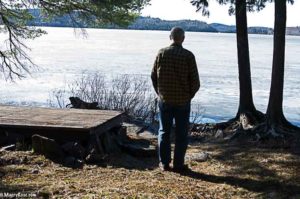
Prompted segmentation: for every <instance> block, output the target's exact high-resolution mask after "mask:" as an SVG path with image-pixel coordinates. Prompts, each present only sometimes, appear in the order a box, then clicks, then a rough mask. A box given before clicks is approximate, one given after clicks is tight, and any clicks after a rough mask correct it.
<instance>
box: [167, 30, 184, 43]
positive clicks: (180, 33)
mask: <svg viewBox="0 0 300 199" xmlns="http://www.w3.org/2000/svg"><path fill="white" fill-rule="evenodd" d="M182 38H184V30H183V29H182V28H180V27H174V28H172V30H171V34H170V39H173V40H174V41H177V40H180V39H182Z"/></svg>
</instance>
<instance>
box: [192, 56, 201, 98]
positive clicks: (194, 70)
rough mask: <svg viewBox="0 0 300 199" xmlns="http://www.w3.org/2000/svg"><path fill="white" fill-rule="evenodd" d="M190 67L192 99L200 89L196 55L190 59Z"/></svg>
mask: <svg viewBox="0 0 300 199" xmlns="http://www.w3.org/2000/svg"><path fill="white" fill-rule="evenodd" d="M189 66H190V71H189V73H190V74H189V76H190V89H191V90H190V91H191V93H190V94H191V99H192V98H193V97H194V96H195V94H196V93H197V91H198V90H199V88H200V79H199V74H198V68H197V63H196V59H195V56H194V55H192V56H191V57H190V59H189Z"/></svg>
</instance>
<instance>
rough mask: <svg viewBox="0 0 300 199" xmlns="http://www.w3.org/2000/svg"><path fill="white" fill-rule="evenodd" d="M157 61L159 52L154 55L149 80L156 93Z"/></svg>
mask: <svg viewBox="0 0 300 199" xmlns="http://www.w3.org/2000/svg"><path fill="white" fill-rule="evenodd" d="M158 61H159V54H158V55H157V56H156V59H155V62H154V64H153V68H152V72H151V80H152V85H153V88H154V90H155V92H156V93H157V94H158V88H157V67H158Z"/></svg>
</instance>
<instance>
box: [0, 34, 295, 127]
mask: <svg viewBox="0 0 300 199" xmlns="http://www.w3.org/2000/svg"><path fill="white" fill-rule="evenodd" d="M44 29H45V30H46V31H48V34H47V35H45V36H43V37H41V38H38V39H36V40H34V41H33V42H28V46H29V47H30V48H31V49H32V51H31V52H30V56H31V57H32V59H33V61H34V62H35V63H36V64H37V65H38V66H39V69H38V70H33V71H32V74H31V76H28V77H27V78H26V79H23V80H16V82H14V83H12V82H6V81H5V80H3V79H0V85H1V86H0V87H1V89H0V103H5V104H29V105H30V104H33V105H37V106H47V100H48V99H49V94H50V92H51V90H53V89H58V88H63V87H64V86H65V85H66V84H67V83H70V82H72V81H73V80H75V79H76V78H78V77H80V76H81V74H82V73H83V72H85V73H96V72H101V73H103V74H106V75H112V74H143V75H148V76H150V72H151V69H152V64H153V61H154V58H155V56H156V54H157V52H158V50H159V49H160V48H162V47H165V46H167V45H169V44H170V40H169V39H168V35H169V33H168V32H164V31H135V30H99V29H88V30H87V33H88V35H87V37H82V36H80V35H75V34H74V30H73V29H72V28H44ZM2 37H3V35H2ZM249 37H250V38H249V40H250V54H251V67H252V68H251V69H252V83H253V95H254V103H255V105H256V107H257V109H259V110H261V111H262V112H265V111H266V107H267V103H268V97H269V89H270V78H271V66H272V52H273V37H272V36H270V35H249ZM0 39H1V38H0ZM286 45H287V46H286V70H285V87H284V89H285V90H284V113H285V115H286V117H287V118H288V120H290V121H292V122H294V123H298V124H300V106H299V104H300V95H299V93H300V92H299V91H300V87H299V85H300V80H299V76H300V59H299V57H300V37H293V36H288V37H287V41H286ZM184 47H185V48H187V49H189V50H191V51H192V52H193V53H194V54H195V56H196V59H197V63H198V70H199V75H200V79H201V89H200V91H199V92H198V93H197V95H196V96H195V99H194V102H195V103H200V104H201V106H202V108H203V109H204V110H205V111H204V117H205V118H210V119H214V120H216V121H220V120H225V119H229V118H231V117H233V116H235V114H236V111H237V108H238V99H239V92H238V69H237V55H236V54H237V53H236V39H235V34H217V33H194V32H188V33H186V40H185V43H184Z"/></svg>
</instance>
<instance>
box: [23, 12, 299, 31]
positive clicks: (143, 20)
mask: <svg viewBox="0 0 300 199" xmlns="http://www.w3.org/2000/svg"><path fill="white" fill-rule="evenodd" d="M29 12H30V13H31V15H32V16H33V17H34V19H33V20H31V21H30V22H28V23H27V25H29V26H41V27H73V28H74V26H73V25H74V24H73V23H72V19H71V18H70V16H69V15H64V16H61V17H54V18H53V19H51V20H50V21H46V20H45V19H44V18H43V17H42V14H41V12H40V10H39V9H31V10H29ZM75 20H76V19H75ZM76 24H77V26H76V27H75V28H96V29H122V30H159V31H169V30H170V29H171V28H172V27H174V26H180V27H182V28H183V29H184V30H185V31H187V32H212V33H235V32H236V27H235V26H234V25H225V24H221V23H211V24H208V23H206V22H203V21H198V20H162V19H160V18H152V17H143V16H140V17H138V18H137V19H136V20H135V21H134V22H133V23H131V24H130V25H129V26H127V27H121V26H117V25H115V24H107V25H101V26H100V25H96V24H86V23H84V22H78V23H76ZM273 32H274V30H273V29H272V28H269V27H262V26H252V27H248V33H249V34H264V35H273ZM286 32H287V35H295V36H300V27H287V31H286Z"/></svg>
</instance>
